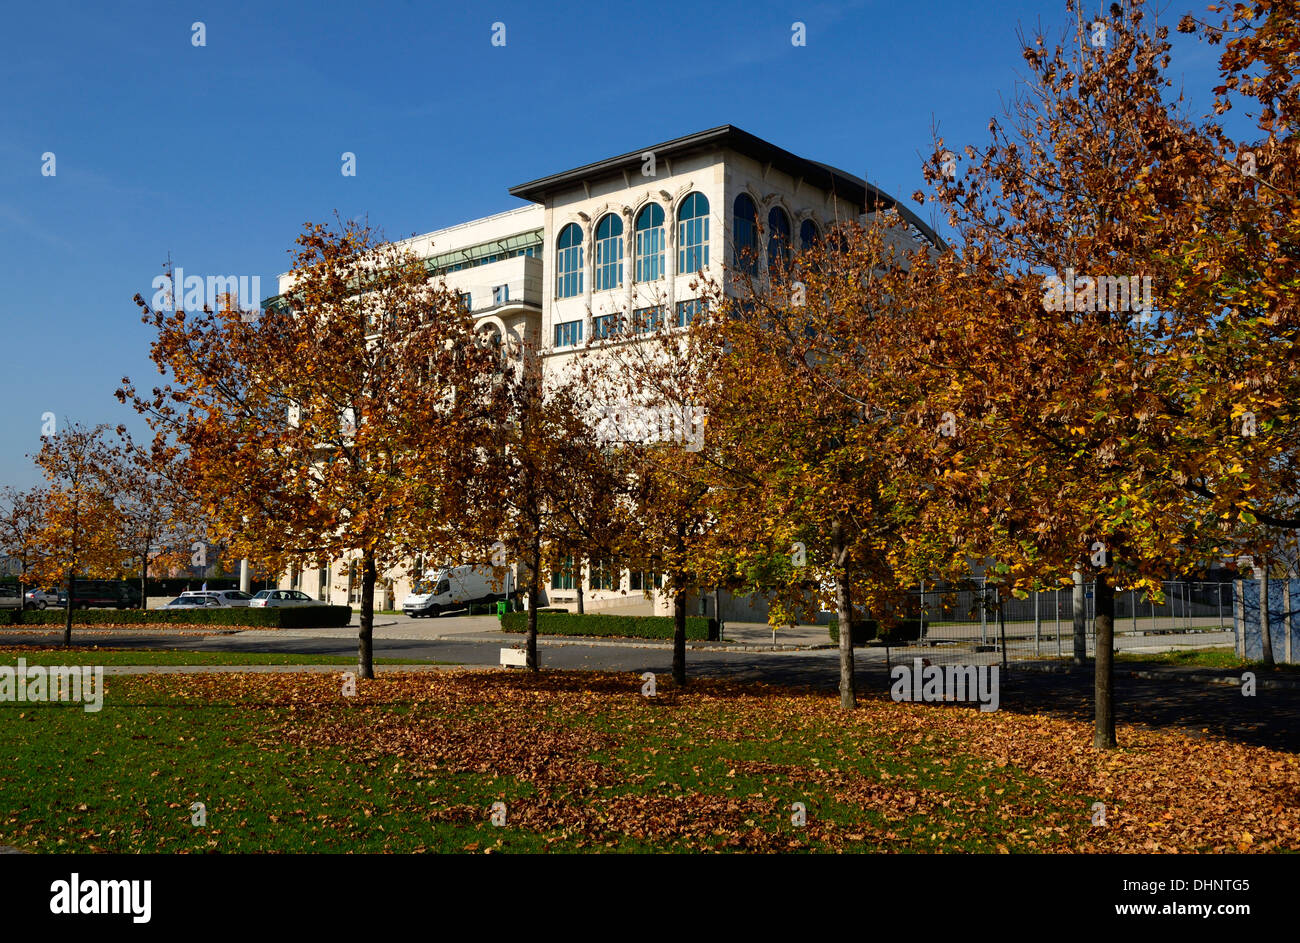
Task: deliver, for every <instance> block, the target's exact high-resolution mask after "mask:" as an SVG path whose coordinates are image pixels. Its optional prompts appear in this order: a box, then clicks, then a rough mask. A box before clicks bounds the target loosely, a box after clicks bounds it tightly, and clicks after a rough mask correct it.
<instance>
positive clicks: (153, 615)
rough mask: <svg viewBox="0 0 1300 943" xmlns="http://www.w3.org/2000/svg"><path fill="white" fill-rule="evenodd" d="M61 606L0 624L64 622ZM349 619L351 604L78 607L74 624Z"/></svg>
mask: <svg viewBox="0 0 1300 943" xmlns="http://www.w3.org/2000/svg"><path fill="white" fill-rule="evenodd" d="M63 619H64V610H62V609H29V610H27V611H25V612H19V611H18V610H16V609H15V610H9V611H6V612H4V613H2V614H0V625H10V626H17V625H63ZM351 621H352V607H351V606H292V607H290V606H286V607H284V608H267V609H260V608H259V609H251V608H246V607H243V606H240V607H231V608H224V607H223V608H221V609H216V608H213V609H194V610H187V609H78V610H76V611H75V612H73V614H72V624H73V626H82V627H86V626H96V625H228V626H235V627H239V628H258V629H341V628H343V627H344V626H346V625H347V624H348V623H349V622H351Z"/></svg>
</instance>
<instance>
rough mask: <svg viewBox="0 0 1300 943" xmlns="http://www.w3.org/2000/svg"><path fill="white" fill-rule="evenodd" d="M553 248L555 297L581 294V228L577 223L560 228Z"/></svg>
mask: <svg viewBox="0 0 1300 943" xmlns="http://www.w3.org/2000/svg"><path fill="white" fill-rule="evenodd" d="M555 248H556V250H557V251H556V253H555V297H557V298H572V297H573V296H574V295H580V294H582V230H581V229H580V228H579V227H578V224H577V223H569V225H567V226H565V227H564V228H563V229H562V230H560V238H559V241H558V242H556V244H555Z"/></svg>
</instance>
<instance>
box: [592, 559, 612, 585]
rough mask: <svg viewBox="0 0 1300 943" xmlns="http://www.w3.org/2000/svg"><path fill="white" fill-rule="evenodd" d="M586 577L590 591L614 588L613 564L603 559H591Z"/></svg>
mask: <svg viewBox="0 0 1300 943" xmlns="http://www.w3.org/2000/svg"><path fill="white" fill-rule="evenodd" d="M588 576H589V582H590V584H591V588H592V589H613V588H614V567H613V564H612V563H611V562H610V561H609V560H608V559H606V558H604V557H594V558H592V561H591V570H590V572H589V574H588Z"/></svg>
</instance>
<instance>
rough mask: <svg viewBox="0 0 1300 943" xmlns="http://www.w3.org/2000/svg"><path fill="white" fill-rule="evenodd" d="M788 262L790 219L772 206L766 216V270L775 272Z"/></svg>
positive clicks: (779, 209) (778, 208)
mask: <svg viewBox="0 0 1300 943" xmlns="http://www.w3.org/2000/svg"><path fill="white" fill-rule="evenodd" d="M789 262H790V217H789V216H786V215H785V210H783V209H781V207H779V206H774V207H772V209H771V210H770V211H769V212H768V214H767V269H768V271H769V272H775V271H778V270H779V269H782V268H784V267H785V266H786V265H788V264H789Z"/></svg>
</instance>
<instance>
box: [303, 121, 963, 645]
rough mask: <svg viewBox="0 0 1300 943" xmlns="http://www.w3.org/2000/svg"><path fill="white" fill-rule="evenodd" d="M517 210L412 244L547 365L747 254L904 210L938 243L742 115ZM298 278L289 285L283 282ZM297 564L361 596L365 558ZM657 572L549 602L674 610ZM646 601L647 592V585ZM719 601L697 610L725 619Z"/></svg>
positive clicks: (725, 608) (389, 594)
mask: <svg viewBox="0 0 1300 943" xmlns="http://www.w3.org/2000/svg"><path fill="white" fill-rule="evenodd" d="M509 192H510V194H511V195H512V196H515V197H519V198H521V199H523V200H526V201H528V204H529V205H526V206H523V207H520V208H519V209H514V210H510V211H507V212H504V213H498V214H496V215H494V216H487V217H484V218H483V219H476V220H472V221H470V222H467V223H462V224H460V225H458V226H452V227H449V228H447V229H442V230H439V231H437V232H431V233H428V234H426V235H423V236H419V237H416V238H414V239H411V240H407V241H406V242H405V243H404V244H405V245H408V246H410V247H411V248H412V249H413V250H414V251H415V252H416V253H417V254H419V255H421V256H423V257H425V258H427V259H428V262H427V263H426V264H428V266H429V269H430V272H431V274H432V275H434V276H436V277H442V278H444V279H445V281H446V284H447V286H448V287H449V288H452V289H454V290H456V291H458V292H460V293H461V296H462V297H463V298H464V299H465V303H466V304H467V305H468V307H469V310H470V311H471V312H472V313H473V314H474V316H475V318H476V320H477V322H478V325H479V327H480V328H481V329H483V330H485V331H489V332H492V333H496V334H499V335H500V338H501V340H502V341H504V342H506V343H507V344H510V345H524V344H527V345H528V346H529V347H530V349H535V350H538V351H539V354H540V358H541V369H542V371H543V374H544V375H545V373H546V372H547V371H551V370H559V369H563V368H564V365H565V364H566V363H567V362H568V361H569V360H571V359H572V358H573V357H574V356H575V355H576V353H577V351H578V350H579V349H580V348H581V347H582V346H583V345H584V344H586V343H587V342H588V341H589V340H590V339H593V338H594V339H597V340H599V339H600V338H602V337H605V336H608V334H610V333H612V331H613V329H614V325H615V324H616V323H617V319H618V318H620V317H624V316H626V313H627V312H632V313H633V317H634V319H635V321H634V323H635V324H638V325H643V326H644V327H645V328H647V329H653V328H655V327H657V326H658V325H661V324H663V323H665V322H667V323H668V324H669V325H670V326H678V327H682V326H685V325H687V324H689V323H690V321H691V319H692V317H693V316H694V314H695V311H696V310H697V304H698V302H697V292H696V291H695V289H694V288H693V287H692V284H691V283H692V281H693V280H694V279H695V276H696V274H697V273H698V272H701V271H703V272H704V273H706V274H707V275H709V276H711V277H712V278H713V279H714V280H716V281H718V282H722V281H723V274H724V271H725V270H727V269H728V268H730V267H733V266H734V265H735V264H736V260H737V259H738V258H741V257H743V258H747V259H752V260H753V263H752V264H754V265H755V266H756V267H757V268H758V270H759V271H763V270H765V269H766V266H767V264H768V261H769V259H771V258H773V257H774V256H775V255H776V254H777V253H781V254H789V253H792V252H797V251H799V250H800V249H801V248H803V247H806V246H808V245H809V244H811V243H812V242H814V241H815V240H817V239H818V238H820V236H821V234H822V233H824V232H825V231H826V229H827V228H828V227H830V226H833V225H835V224H836V223H838V222H844V221H850V220H857V219H860V218H862V217H863V216H864V215H865V214H869V213H872V212H875V211H878V210H884V209H891V208H897V209H898V211H899V212H900V214H901V215H902V216H903V218H904V219H905V221H906V222H907V224H908V232H906V233H903V234H901V238H905V239H910V240H918V241H923V242H929V243H930V244H932V245H933V244H936V243H937V241H938V240H937V237H936V236H935V234H934V233H933V231H931V230H930V229H929V227H927V226H926V225H925V224H924V223H923V222H922V221H921V220H920V219H918V218H917V217H916V216H915V214H913V213H911V212H910V211H909V210H907V209H906V208H905V207H903V206H901V205H898V204H897V201H895V200H894V199H893V198H892V197H890V196H888V195H887V194H885V193H883V192H881V191H880V190H878V189H876V188H875V187H873V186H871V185H870V184H867V183H866V182H864V181H863V180H862V179H860V178H858V177H855V176H853V175H852V174H848V173H845V172H844V171H841V170H837V169H835V168H834V167H830V166H828V165H826V164H822V163H819V162H817V161H815V160H810V159H808V158H804V157H799V156H797V155H795V154H792V153H791V152H789V151H786V150H783V149H782V148H779V147H777V146H775V145H774V144H770V143H768V142H767V141H764V140H762V139H760V138H757V137H755V136H754V135H752V134H749V133H747V132H745V131H742V130H740V129H739V128H736V127H733V126H731V125H723V126H721V127H717V128H712V129H710V130H707V131H701V132H698V133H695V134H690V135H687V136H685V137H680V138H676V139H674V140H671V141H665V142H664V143H662V144H656V145H653V146H651V147H646V148H642V149H640V150H636V151H630V152H628V153H626V154H621V155H619V156H617V157H610V158H607V159H605V160H601V161H597V162H596V163H593V164H587V165H585V166H583V167H577V168H574V169H572V170H565V171H562V172H560V173H555V174H551V175H549V176H545V177H540V178H538V179H536V180H532V181H530V182H528V183H522V184H519V185H518V186H515V187H511V188H510V191H509ZM286 288H287V279H286V277H284V276H282V277H281V279H280V291H281V292H284V291H285V290H286ZM331 570H332V571H333V578H331V576H330V574H329V573H328V572H326V571H323V570H322V571H310V570H309V571H305V572H302V573H294V574H290V576H289V578H288V579H289V582H290V583H291V584H292V585H293V586H295V587H296V588H299V589H302V590H303V591H305V592H308V593H312V594H314V595H317V596H318V597H319V598H321V599H328V600H330V601H332V602H338V603H342V602H344V601H347V602H350V603H353V604H358V603H359V602H360V580H359V578H358V576H357V573H356V567H355V565H354V564H351V563H349V562H348V561H339V562H337V563H335V564H334V565H333V566H332V567H331ZM654 582H655V577H654V575H653V574H646V573H639V572H628V571H625V570H615V569H613V567H612V566H611V565H610V563H609V562H608V561H602V560H599V559H596V560H592V561H588V564H587V565H586V566H584V567H582V572H581V573H573V574H568V573H557V574H553V575H552V577H551V579H550V581H549V589H548V592H547V596H548V598H547V599H546V600H545V603H546V604H548V605H570V606H572V605H575V604H576V601H577V594H578V592H579V591H580V590H581V592H582V593H583V595H584V603H585V608H586V609H587V610H588V611H593V612H594V611H610V610H617V611H619V612H623V613H628V614H650V613H658V614H668V613H670V612H671V600H669V599H668V598H666V597H665V596H664V594H662V593H659V592H656V591H655V588H654ZM409 585H410V583H409V579H408V577H407V575H406V574H403V573H394V574H388V575H387V577H386V579H385V580H384V581H383V584H382V592H381V593H380V594H379V596H380V598H378V599H377V601H376V605H377V606H378V607H381V608H392V607H393V606H394V604H395V603H400V600H401V598H402V596H404V595H405V593H406V592H407V590H408V588H409ZM647 591H648V592H649V596H648V597H647V596H646V592H647ZM718 604H720V606H721V609H722V615H723V616H724V618H727V619H731V620H746V621H747V620H762V619H765V618H766V615H767V612H766V606H765V605H764V604H763V602H762V601H761V600H754V599H750V598H741V599H731V598H730V597H728V596H727V594H725V593H723V594H721V596H720V598H719V600H718ZM715 610H716V605H715V601H714V597H713V596H711V595H710V596H706V597H704V598H703V599H701V600H698V601H692V604H691V606H690V608H689V611H690V612H691V613H692V614H695V613H700V614H707V615H716V611H715Z"/></svg>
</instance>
